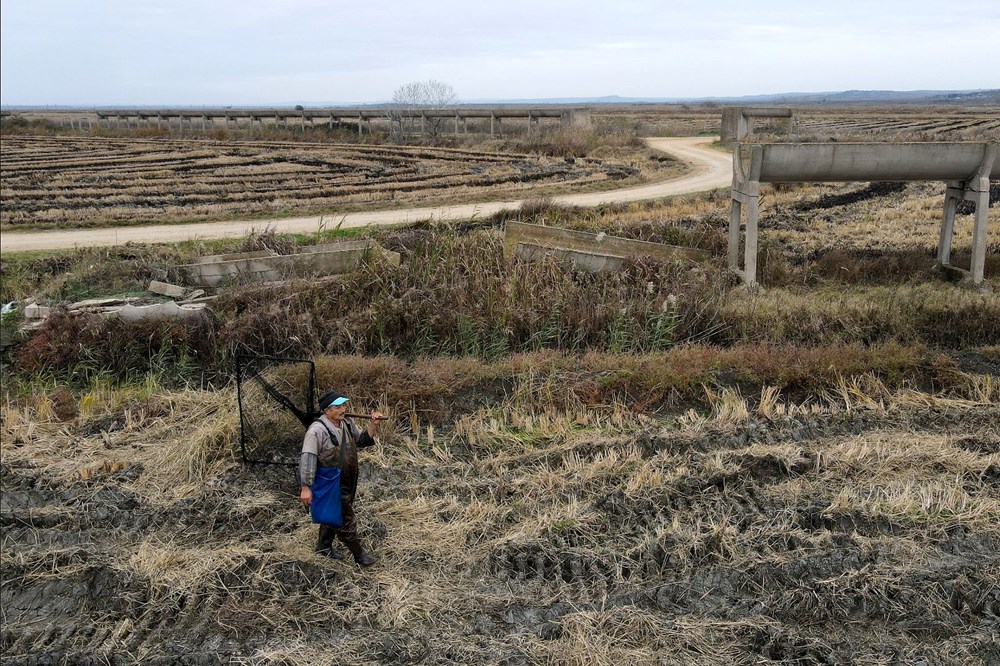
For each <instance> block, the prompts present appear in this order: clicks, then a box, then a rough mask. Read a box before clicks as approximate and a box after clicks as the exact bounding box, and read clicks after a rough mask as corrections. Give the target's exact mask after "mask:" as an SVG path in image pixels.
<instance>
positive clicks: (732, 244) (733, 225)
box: [729, 199, 743, 271]
mask: <svg viewBox="0 0 1000 666" xmlns="http://www.w3.org/2000/svg"><path fill="white" fill-rule="evenodd" d="M742 216H743V204H741V203H740V202H739V201H738V200H737V199H733V202H732V206H731V207H730V211H729V268H730V270H734V271H738V270H739V269H740V221H741V218H742Z"/></svg>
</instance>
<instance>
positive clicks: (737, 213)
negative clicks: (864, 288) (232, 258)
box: [729, 143, 1000, 287]
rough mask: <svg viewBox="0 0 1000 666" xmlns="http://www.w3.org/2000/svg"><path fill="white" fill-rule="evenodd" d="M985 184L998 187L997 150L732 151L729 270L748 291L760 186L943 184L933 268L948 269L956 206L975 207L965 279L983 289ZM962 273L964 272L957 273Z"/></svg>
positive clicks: (833, 147)
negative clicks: (967, 204) (742, 236)
mask: <svg viewBox="0 0 1000 666" xmlns="http://www.w3.org/2000/svg"><path fill="white" fill-rule="evenodd" d="M990 180H1000V143H778V144H765V145H751V146H741V145H740V144H739V143H737V144H736V145H735V147H734V150H733V189H732V208H731V213H730V219H729V267H730V268H731V269H733V270H734V271H736V272H737V273H738V274H739V275H740V276H741V277H742V278H743V281H744V282H745V283H746V284H747V285H748V286H750V287H754V286H756V284H757V216H758V202H759V199H760V184H761V183H801V182H851V181H897V182H900V181H903V182H906V181H944V182H946V183H947V190H946V193H945V200H944V219H943V221H942V223H941V236H940V240H939V241H938V254H937V261H938V265H939V266H940V267H942V268H944V269H950V270H961V269H958V268H957V267H954V266H952V265H951V243H952V236H953V233H954V230H955V211H956V207H957V205H958V202H959V201H963V200H964V201H972V202H974V203H975V204H976V215H975V223H974V227H973V232H972V261H971V266H970V267H969V271H968V276H967V277H968V278H969V280H970V281H971V283H972V285H973V286H975V287H982V286H983V283H984V275H983V273H984V269H985V264H986V224H987V216H988V211H989V204H990ZM744 206H746V209H747V211H746V241H745V244H744V251H743V257H744V258H743V266H742V268H741V267H740V265H739V254H740V252H739V248H740V221H741V218H742V209H743V207H744ZM962 272H964V271H962Z"/></svg>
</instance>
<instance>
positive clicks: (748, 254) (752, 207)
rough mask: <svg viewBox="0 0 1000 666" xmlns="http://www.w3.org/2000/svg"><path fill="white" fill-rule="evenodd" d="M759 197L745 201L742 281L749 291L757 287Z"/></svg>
mask: <svg viewBox="0 0 1000 666" xmlns="http://www.w3.org/2000/svg"><path fill="white" fill-rule="evenodd" d="M759 203H760V197H750V200H749V201H747V238H746V243H745V248H744V250H743V281H744V282H745V283H746V285H747V286H748V287H750V288H751V289H753V288H756V287H757V215H758V210H759V206H758V204H759Z"/></svg>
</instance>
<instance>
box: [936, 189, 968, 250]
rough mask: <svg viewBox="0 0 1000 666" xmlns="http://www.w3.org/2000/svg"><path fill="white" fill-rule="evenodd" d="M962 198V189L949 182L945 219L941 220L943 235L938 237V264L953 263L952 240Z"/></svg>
mask: <svg viewBox="0 0 1000 666" xmlns="http://www.w3.org/2000/svg"><path fill="white" fill-rule="evenodd" d="M961 199H962V189H961V188H960V187H958V185H957V184H956V183H948V189H947V190H946V191H945V195H944V219H943V220H942V221H941V237H940V238H939V239H938V256H937V260H938V265H939V266H950V265H951V242H952V238H953V237H954V234H955V211H956V209H957V208H958V202H959V201H960V200H961Z"/></svg>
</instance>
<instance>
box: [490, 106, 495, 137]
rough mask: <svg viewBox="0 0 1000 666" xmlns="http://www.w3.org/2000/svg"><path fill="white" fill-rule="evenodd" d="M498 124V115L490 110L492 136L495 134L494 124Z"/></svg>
mask: <svg viewBox="0 0 1000 666" xmlns="http://www.w3.org/2000/svg"><path fill="white" fill-rule="evenodd" d="M494 124H496V116H495V115H493V112H492V111H490V136H493V135H494V131H493V126H494Z"/></svg>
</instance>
